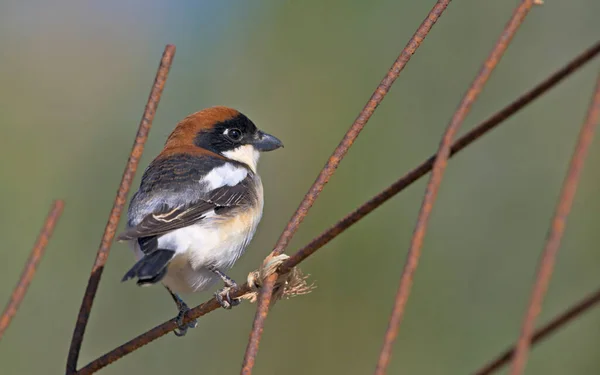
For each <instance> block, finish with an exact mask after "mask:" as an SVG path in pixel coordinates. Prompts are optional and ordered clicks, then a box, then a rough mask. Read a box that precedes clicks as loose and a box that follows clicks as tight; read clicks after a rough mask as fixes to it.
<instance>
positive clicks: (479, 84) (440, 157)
mask: <svg viewBox="0 0 600 375" xmlns="http://www.w3.org/2000/svg"><path fill="white" fill-rule="evenodd" d="M532 6H533V0H522V1H521V3H520V4H519V5H518V6H517V8H516V9H515V11H514V13H513V15H512V17H511V19H510V20H509V22H508V24H507V25H506V27H505V28H504V31H503V32H502V35H501V36H500V38H499V40H498V41H497V43H496V45H495V46H494V49H493V50H492V52H491V53H490V55H489V57H488V58H487V59H486V61H485V62H484V64H483V66H482V68H481V70H480V72H479V74H478V75H477V77H476V78H475V80H474V81H473V83H472V84H471V87H470V88H469V90H468V91H467V93H466V94H465V96H464V98H463V99H462V101H461V103H460V105H459V106H458V109H457V110H456V112H455V113H454V116H453V117H452V120H451V121H450V124H448V127H447V128H446V131H445V132H444V135H443V137H442V141H441V144H440V147H439V149H438V152H437V156H436V159H435V162H434V163H433V168H432V172H431V177H430V179H429V182H428V183H427V188H426V190H425V197H424V199H423V203H422V205H421V209H420V211H419V216H418V218H417V224H416V226H415V230H414V232H413V236H412V239H411V243H410V248H409V250H408V256H407V259H406V264H405V266H404V268H403V270H402V275H401V277H400V285H399V287H398V292H397V293H396V297H395V301H394V307H393V310H392V315H391V317H390V321H389V324H388V328H387V330H386V333H385V337H384V342H383V347H382V348H381V352H380V355H379V359H378V361H377V367H376V369H375V374H376V375H384V374H385V373H386V370H387V366H388V364H389V363H390V358H391V355H392V348H393V344H394V341H395V340H396V337H397V335H398V329H399V328H400V323H401V321H402V317H403V315H404V307H405V305H406V302H407V300H408V296H409V295H410V290H411V286H412V279H413V275H414V273H415V271H416V269H417V266H418V263H419V257H420V256H421V247H422V244H423V239H424V237H425V233H426V230H427V224H428V222H429V217H430V214H431V210H432V209H433V205H434V203H435V200H436V197H437V193H438V190H439V186H440V184H441V182H442V178H443V176H444V171H445V169H446V165H447V162H448V158H449V157H450V147H451V144H452V140H453V139H454V135H455V134H456V132H457V131H458V130H459V128H460V126H461V125H462V123H463V121H464V119H465V117H466V116H467V113H469V110H470V109H471V106H472V105H473V103H474V102H475V100H476V99H477V97H478V96H479V94H480V93H481V90H482V89H483V87H484V85H485V84H486V82H487V80H488V78H489V77H490V75H491V74H492V71H493V70H494V68H495V67H496V65H498V62H499V61H500V58H501V57H502V55H503V54H504V52H505V51H506V49H507V48H508V45H509V44H510V41H511V40H512V38H513V36H514V35H515V33H516V32H517V30H518V29H519V26H520V25H521V23H522V22H523V20H524V19H525V16H526V15H527V13H529V10H530V9H531V7H532Z"/></svg>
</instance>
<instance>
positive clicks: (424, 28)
mask: <svg viewBox="0 0 600 375" xmlns="http://www.w3.org/2000/svg"><path fill="white" fill-rule="evenodd" d="M449 3H450V0H440V1H438V2H437V3H436V4H435V5H434V7H433V9H432V10H431V11H430V12H429V14H428V15H427V17H426V18H425V20H424V21H423V22H422V23H421V25H420V26H419V28H418V29H417V31H416V32H415V34H414V35H413V36H412V38H411V39H410V40H409V42H408V44H407V45H406V47H405V48H404V49H403V50H402V52H400V55H399V56H398V58H397V59H396V61H395V62H394V64H393V65H392V67H391V68H390V69H389V71H388V72H387V74H386V75H385V77H384V78H383V80H382V81H381V83H380V84H379V85H378V86H377V88H376V89H375V92H374V93H373V94H372V95H371V98H370V99H369V101H368V102H367V104H366V105H365V106H364V108H363V109H362V111H361V112H360V113H359V115H358V117H357V118H356V120H354V123H353V124H352V126H351V127H350V129H349V130H348V131H347V132H346V134H345V136H344V138H343V139H342V141H341V142H340V144H339V145H338V146H337V148H336V149H335V150H334V152H333V155H331V157H330V158H329V160H328V161H327V163H326V164H325V166H324V167H323V169H322V170H321V173H319V176H318V177H317V179H316V181H315V182H314V183H313V185H312V186H311V188H310V190H309V191H308V193H307V194H306V195H305V196H304V199H303V200H302V202H301V203H300V205H299V207H298V209H297V210H296V212H295V213H294V215H293V216H292V218H291V219H290V221H289V222H288V224H287V226H286V228H285V230H284V231H283V233H282V234H281V236H280V237H279V240H278V241H277V243H276V244H275V248H274V249H273V251H272V252H271V256H274V255H279V254H281V253H283V251H284V250H285V248H286V247H287V245H288V244H289V242H290V240H291V239H292V237H293V235H294V233H296V230H297V229H298V226H299V225H300V223H301V222H302V220H304V217H305V216H306V214H307V213H308V210H309V209H310V208H311V207H312V205H313V203H314V201H315V200H316V199H317V197H318V196H319V194H320V193H321V191H322V190H323V187H324V186H325V184H327V182H328V181H329V178H331V176H332V175H333V173H334V172H335V171H336V169H337V167H338V165H339V164H340V162H341V161H342V159H343V158H344V156H345V155H346V153H347V152H348V149H349V148H350V147H351V146H352V144H353V143H354V141H355V140H356V138H357V137H358V135H359V134H360V132H361V130H362V129H363V128H364V126H365V125H366V123H367V121H369V119H370V118H371V116H372V115H373V113H374V112H375V109H376V108H377V106H378V105H379V104H380V103H381V101H382V100H383V98H384V97H385V96H386V94H387V93H388V91H389V90H390V87H391V86H392V84H393V83H394V81H395V80H396V79H397V78H398V76H399V75H400V72H401V71H402V70H403V69H404V67H405V66H406V64H407V63H408V61H409V60H410V58H411V57H412V55H413V54H414V53H415V51H416V50H417V48H418V47H419V46H420V45H421V43H422V42H423V40H424V39H425V37H426V36H427V34H428V33H429V31H430V30H431V28H432V27H433V25H434V24H435V23H436V21H437V20H438V18H439V17H440V16H441V15H442V13H443V12H444V10H445V9H446V7H447V6H448V4H449ZM276 279H277V275H276V274H273V275H271V276H269V277H268V278H267V279H266V280H265V281H264V283H263V286H262V288H261V290H260V293H259V298H258V306H257V309H256V315H255V317H254V322H253V324H252V332H251V333H250V338H249V340H248V346H247V347H246V352H245V354H244V361H243V363H242V371H241V373H242V374H244V375H250V374H251V373H252V368H253V367H254V362H255V359H256V355H257V353H258V347H259V343H260V338H261V336H262V331H263V328H264V324H265V319H266V317H267V314H268V312H269V305H270V303H271V297H272V294H273V287H274V286H275V280H276Z"/></svg>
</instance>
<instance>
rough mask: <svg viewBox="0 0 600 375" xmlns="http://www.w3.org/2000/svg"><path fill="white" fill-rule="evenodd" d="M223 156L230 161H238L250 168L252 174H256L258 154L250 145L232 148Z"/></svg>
mask: <svg viewBox="0 0 600 375" xmlns="http://www.w3.org/2000/svg"><path fill="white" fill-rule="evenodd" d="M223 156H225V157H226V158H229V159H231V160H235V161H239V162H241V163H244V164H246V165H247V166H249V167H250V169H251V170H252V172H254V173H256V166H257V165H258V158H259V157H260V153H259V152H258V150H257V149H255V148H254V146H252V145H244V146H240V147H238V148H234V149H233V150H231V151H226V152H224V153H223Z"/></svg>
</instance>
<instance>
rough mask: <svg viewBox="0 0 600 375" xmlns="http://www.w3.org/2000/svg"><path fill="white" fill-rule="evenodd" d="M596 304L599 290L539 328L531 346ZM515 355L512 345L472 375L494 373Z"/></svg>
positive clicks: (599, 300)
mask: <svg viewBox="0 0 600 375" xmlns="http://www.w3.org/2000/svg"><path fill="white" fill-rule="evenodd" d="M598 302H600V289H598V290H596V291H595V292H594V293H593V294H591V295H589V296H587V297H585V298H584V299H582V300H581V301H579V302H577V303H576V304H574V305H573V306H571V307H570V308H569V309H568V310H566V311H564V312H563V313H562V314H560V315H558V316H557V317H556V318H554V319H552V320H551V321H550V322H549V323H548V324H546V325H545V326H543V327H541V328H540V329H538V330H537V331H535V333H534V334H533V337H532V339H531V343H532V344H537V343H538V342H540V341H542V340H544V339H545V338H547V337H548V336H550V335H551V334H552V333H554V332H555V331H557V330H558V329H559V328H562V327H563V326H565V325H566V324H567V323H570V322H572V321H573V320H575V319H577V318H579V317H580V316H581V315H582V314H583V313H584V312H587V311H589V310H590V309H591V308H592V307H595V306H596V305H597V304H598ZM514 354H515V346H514V345H513V346H512V347H511V348H509V349H508V350H506V351H505V352H504V353H502V354H500V355H499V356H498V357H496V359H494V360H493V361H491V362H489V363H488V364H486V365H485V366H484V367H482V368H481V369H479V370H477V371H475V372H474V373H473V374H474V375H489V374H492V373H494V372H495V371H496V370H499V369H500V368H502V366H504V365H506V364H507V363H508V362H509V361H510V360H511V359H512V358H513V356H514Z"/></svg>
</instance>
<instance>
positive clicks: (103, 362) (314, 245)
mask: <svg viewBox="0 0 600 375" xmlns="http://www.w3.org/2000/svg"><path fill="white" fill-rule="evenodd" d="M599 53H600V42H598V43H596V44H595V45H594V46H593V47H591V48H589V49H588V50H586V51H585V52H583V53H582V54H580V55H579V56H577V57H576V58H575V59H573V60H572V61H571V62H569V63H568V64H567V65H566V66H565V67H563V68H561V69H560V70H558V71H557V72H555V73H554V74H552V75H551V76H550V77H548V78H547V79H546V80H544V81H543V82H541V83H540V84H538V85H537V86H536V87H535V88H533V89H532V90H531V91H529V92H527V93H525V94H524V95H523V96H521V97H520V98H519V99H517V100H516V101H514V102H512V103H511V104H509V105H508V106H506V107H505V108H503V109H502V110H501V111H499V112H497V113H496V114H495V115H493V116H492V117H490V118H489V119H487V120H486V121H484V122H482V123H481V124H480V125H478V126H476V127H475V128H474V129H473V130H471V131H470V132H469V133H467V134H465V135H464V136H463V137H462V138H460V139H459V140H457V141H456V142H455V143H454V144H453V145H452V154H455V153H457V152H459V151H461V150H462V149H464V148H465V147H466V146H468V145H470V144H471V143H473V142H474V141H476V140H477V139H479V138H480V137H481V136H483V135H484V134H486V133H487V132H489V131H490V130H492V129H494V128H495V127H496V126H497V125H499V124H500V123H502V122H503V121H504V120H506V119H507V118H509V117H510V116H511V115H513V114H514V113H516V112H518V111H519V110H520V109H521V108H523V107H525V106H526V105H527V104H529V103H531V102H532V101H533V100H535V99H537V98H538V97H539V96H540V95H542V94H543V93H545V92H546V91H548V90H549V89H551V88H552V87H554V86H555V85H557V84H558V83H559V82H561V81H562V80H563V79H564V78H566V77H567V76H569V75H570V74H572V73H574V72H575V71H577V70H578V69H579V68H581V67H582V66H583V65H584V64H585V63H587V62H589V61H590V60H591V59H592V58H593V57H595V56H596V55H598V54H599ZM434 159H435V155H434V156H432V157H430V158H429V159H428V160H427V161H425V162H423V163H421V165H419V166H418V167H416V168H414V169H413V170H412V171H410V172H409V173H407V174H406V175H405V176H403V177H402V178H400V179H399V180H397V181H396V182H395V183H394V184H392V185H391V186H390V187H388V188H386V189H385V190H384V191H382V192H381V193H379V194H377V195H376V196H375V197H373V198H372V199H370V200H369V201H367V202H366V203H364V204H363V205H361V206H360V207H359V208H358V209H356V210H355V211H353V212H352V213H350V214H348V215H347V216H346V217H344V218H343V219H341V220H340V221H339V222H338V223H337V224H336V225H334V226H333V227H331V228H329V229H327V230H326V231H325V232H323V233H321V234H320V235H319V236H317V237H316V238H315V239H314V240H312V241H311V242H310V243H309V244H308V245H306V246H304V247H303V248H301V249H300V250H299V251H297V252H296V253H295V254H294V255H292V256H291V257H290V258H289V259H288V260H286V261H285V262H284V263H283V264H282V266H281V268H280V272H285V271H286V270H289V268H291V267H294V266H296V265H298V264H299V263H300V262H302V261H303V260H305V259H306V258H308V257H309V256H310V255H312V254H314V252H315V251H316V250H317V249H319V248H320V247H322V246H324V245H325V244H327V243H328V242H329V241H331V240H332V239H333V238H335V237H337V236H338V235H339V234H341V233H342V232H343V231H344V230H345V229H347V228H349V227H350V226H352V225H353V224H354V223H356V222H357V221H359V220H360V219H361V218H363V217H364V216H366V215H367V214H368V213H370V212H371V211H373V210H374V209H375V208H377V207H379V206H380V205H381V204H383V203H384V202H385V201H387V200H388V199H390V198H392V197H393V196H394V195H395V194H397V193H399V192H400V191H402V190H404V189H405V188H406V187H408V186H409V185H411V184H412V183H414V182H415V181H417V180H418V179H419V178H421V177H422V176H424V175H425V174H427V172H429V171H430V170H431V167H432V166H433V161H434ZM249 291H250V288H249V286H248V284H244V285H243V286H241V287H240V289H239V290H237V291H235V293H234V294H232V296H233V297H236V298H237V297H240V296H241V295H243V294H245V293H247V292H249ZM219 307H220V305H219V304H218V303H217V302H216V301H215V299H214V298H213V299H211V300H209V301H207V302H205V303H203V304H201V305H199V306H197V307H195V308H193V309H192V310H190V311H189V312H188V313H187V314H186V316H185V319H184V323H187V322H189V321H191V320H193V319H197V318H199V317H201V316H203V315H205V314H208V313H209V312H211V311H214V310H216V309H218V308H219ZM175 328H177V324H176V323H175V322H174V320H169V321H167V322H165V323H163V324H161V325H159V326H157V327H155V328H153V329H151V330H149V331H147V332H145V333H144V334H142V335H140V336H138V337H136V338H134V339H132V340H130V341H129V342H127V343H125V344H123V345H121V346H119V347H118V348H116V349H114V350H112V351H110V352H108V353H106V354H104V355H103V356H101V357H99V358H97V359H95V360H94V361H92V362H90V363H89V364H88V365H87V366H85V367H84V368H82V369H81V370H80V371H79V372H78V374H80V375H84V374H86V375H88V374H92V373H94V372H96V371H98V370H100V369H102V368H104V367H106V366H108V365H109V364H111V363H113V362H115V361H117V360H119V359H121V358H122V357H123V356H125V355H127V354H129V353H131V352H133V351H135V350H137V349H139V348H141V347H142V346H144V345H146V344H148V343H150V342H152V341H154V340H156V339H158V338H160V337H161V336H163V335H166V334H167V333H169V332H171V331H173V330H174V329H175Z"/></svg>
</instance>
